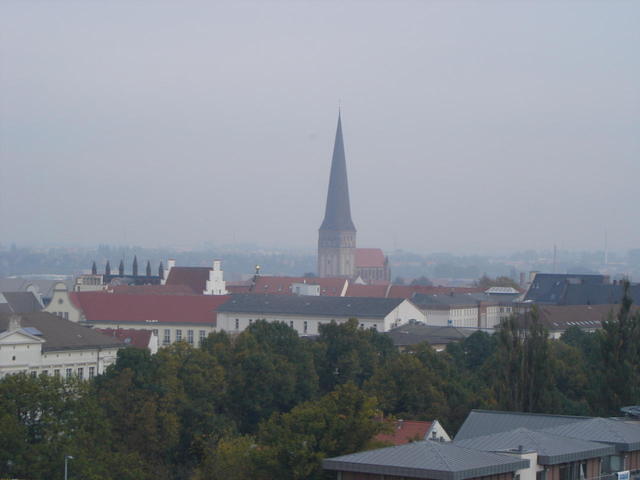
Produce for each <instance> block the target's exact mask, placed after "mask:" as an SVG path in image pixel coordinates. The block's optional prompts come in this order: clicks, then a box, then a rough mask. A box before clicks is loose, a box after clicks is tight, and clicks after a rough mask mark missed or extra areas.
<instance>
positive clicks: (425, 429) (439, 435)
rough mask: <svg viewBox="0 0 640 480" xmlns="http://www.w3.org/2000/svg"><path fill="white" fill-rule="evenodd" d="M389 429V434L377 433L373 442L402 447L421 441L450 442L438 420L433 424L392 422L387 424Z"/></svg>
mask: <svg viewBox="0 0 640 480" xmlns="http://www.w3.org/2000/svg"><path fill="white" fill-rule="evenodd" d="M389 427H391V432H384V433H379V434H378V435H376V436H375V437H374V440H375V441H376V442H378V443H381V444H385V445H404V444H406V443H410V442H419V441H422V440H441V441H445V442H450V441H451V438H450V437H449V434H448V433H447V432H446V430H445V429H444V428H443V427H442V425H440V422H438V420H434V421H433V422H421V421H417V420H392V421H390V422H389Z"/></svg>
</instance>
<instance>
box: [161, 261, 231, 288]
mask: <svg viewBox="0 0 640 480" xmlns="http://www.w3.org/2000/svg"><path fill="white" fill-rule="evenodd" d="M164 279H165V280H164V281H163V284H164V285H172V286H177V285H186V286H188V287H189V288H191V289H192V290H193V291H194V292H195V293H196V294H198V295H226V294H227V293H229V292H228V291H227V287H226V282H225V281H224V273H223V271H222V267H221V262H220V260H214V261H213V264H212V266H211V267H177V266H176V261H175V260H173V259H170V260H169V261H168V262H167V269H166V270H165V271H164Z"/></svg>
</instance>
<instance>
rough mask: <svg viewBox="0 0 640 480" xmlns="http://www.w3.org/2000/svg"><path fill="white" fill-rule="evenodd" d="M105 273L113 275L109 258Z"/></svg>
mask: <svg viewBox="0 0 640 480" xmlns="http://www.w3.org/2000/svg"><path fill="white" fill-rule="evenodd" d="M104 274H105V275H111V264H110V263H109V260H107V264H106V265H105V266H104Z"/></svg>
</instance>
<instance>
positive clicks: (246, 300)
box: [218, 293, 404, 318]
mask: <svg viewBox="0 0 640 480" xmlns="http://www.w3.org/2000/svg"><path fill="white" fill-rule="evenodd" d="M403 301H404V299H402V298H367V297H329V296H320V297H315V296H290V295H259V294H247V293H245V294H238V295H232V296H231V299H230V300H229V301H228V302H226V303H225V304H223V305H221V306H220V307H218V312H238V313H256V314H267V313H271V314H287V315H318V316H325V317H381V318H383V317H385V316H386V315H388V314H389V312H391V311H392V310H393V309H394V308H396V307H397V306H398V305H400V304H401V303H402V302H403Z"/></svg>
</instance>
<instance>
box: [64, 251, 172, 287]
mask: <svg viewBox="0 0 640 480" xmlns="http://www.w3.org/2000/svg"><path fill="white" fill-rule="evenodd" d="M162 272H163V270H162V263H161V264H160V266H159V268H158V275H152V274H151V262H147V267H146V269H145V273H144V275H141V274H140V272H139V269H138V257H137V256H134V257H133V262H132V264H131V273H130V274H127V273H125V269H124V260H120V265H119V266H118V273H117V274H116V273H112V271H111V263H110V262H109V261H107V263H106V264H105V267H104V273H103V274H100V273H98V269H97V267H96V263H95V262H93V265H92V267H91V273H90V274H83V275H78V277H76V281H75V284H74V286H73V291H74V292H95V291H99V290H104V289H105V288H106V287H107V286H109V285H159V284H160V283H161V281H162V275H161V274H162Z"/></svg>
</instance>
